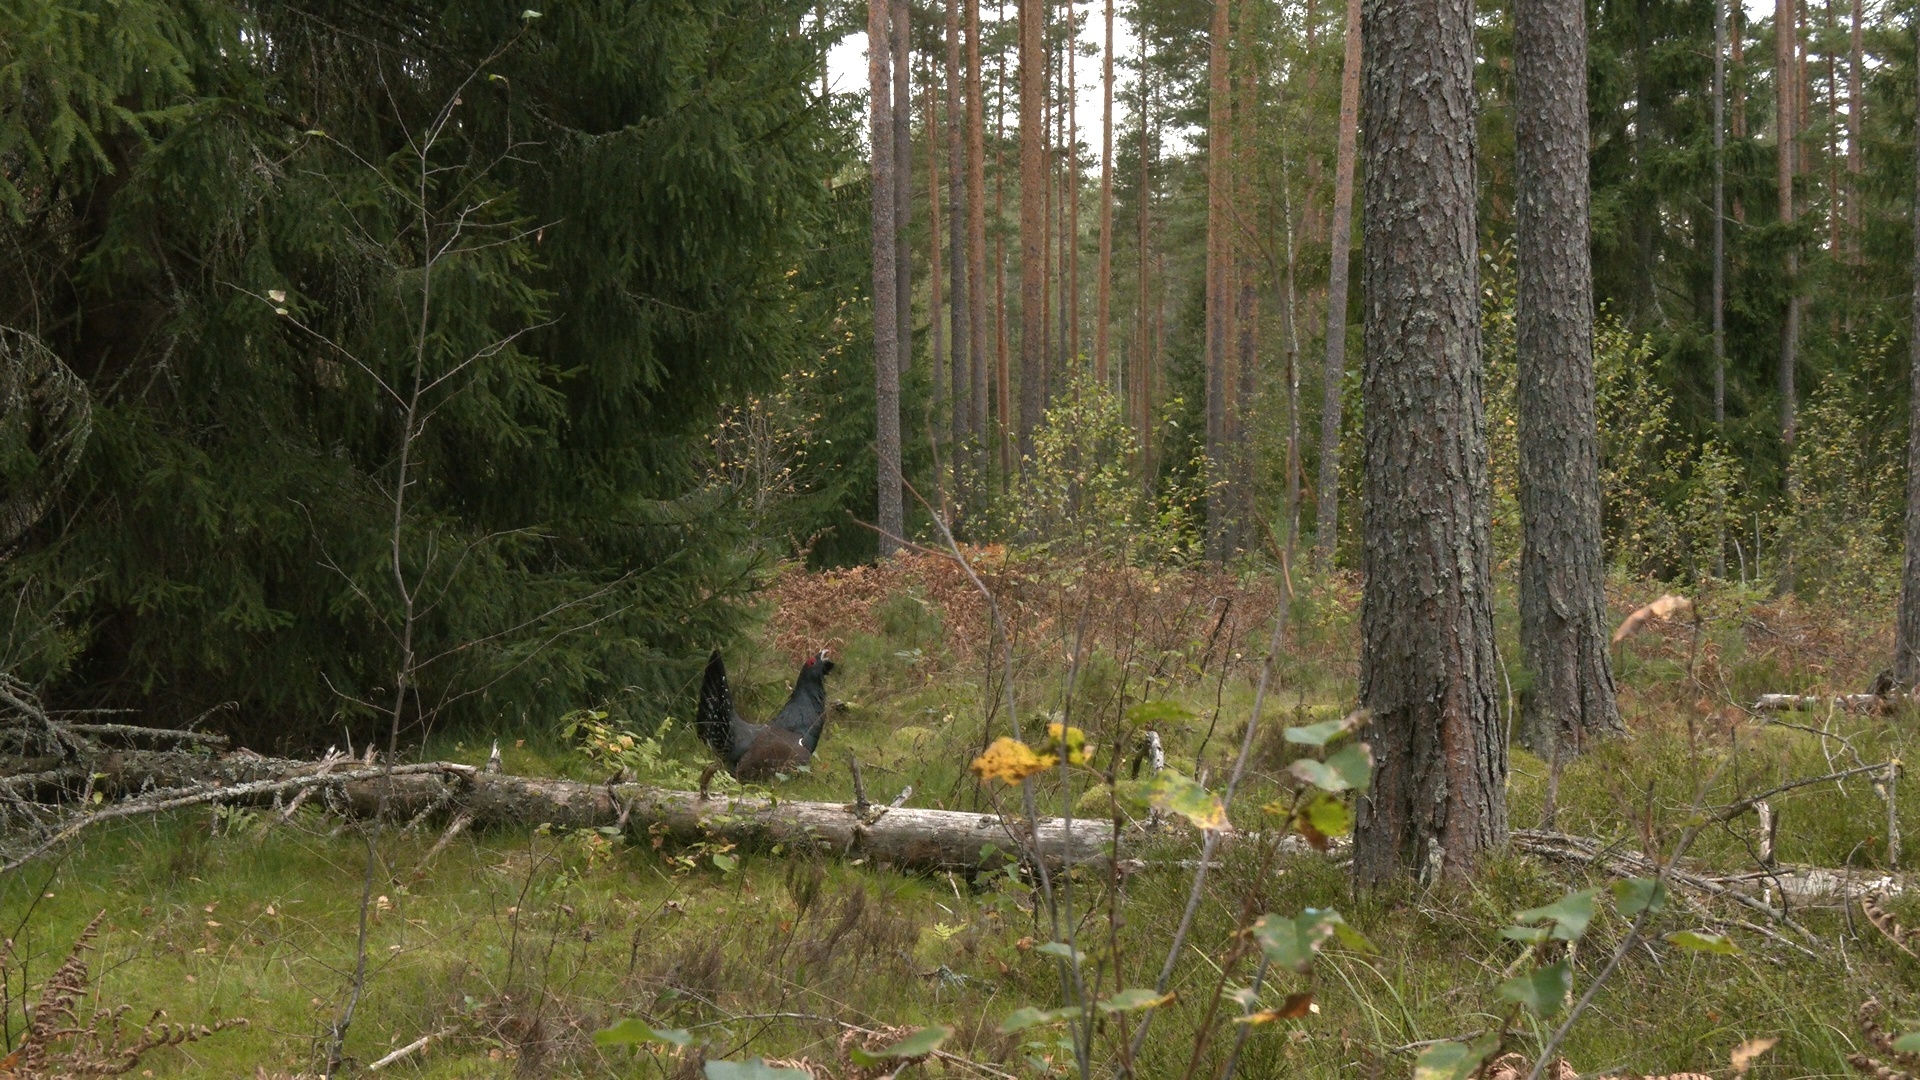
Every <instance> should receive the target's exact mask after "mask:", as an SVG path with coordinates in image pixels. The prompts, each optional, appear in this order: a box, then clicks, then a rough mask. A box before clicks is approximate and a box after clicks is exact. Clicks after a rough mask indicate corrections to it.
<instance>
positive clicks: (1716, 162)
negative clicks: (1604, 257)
mask: <svg viewBox="0 0 1920 1080" xmlns="http://www.w3.org/2000/svg"><path fill="white" fill-rule="evenodd" d="M1733 2H1734V0H1713V428H1714V437H1715V438H1725V437H1726V430H1727V7H1728V6H1729V5H1730V4H1732V3H1733ZM1725 509H1726V506H1725V496H1724V495H1722V496H1720V498H1719V499H1718V500H1716V505H1715V507H1714V510H1715V514H1714V520H1715V522H1716V525H1715V527H1714V544H1713V575H1714V576H1715V577H1718V578H1725V577H1726V576H1727V527H1726V514H1725V513H1724V512H1723V511H1724V510H1725Z"/></svg>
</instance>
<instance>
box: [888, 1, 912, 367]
mask: <svg viewBox="0 0 1920 1080" xmlns="http://www.w3.org/2000/svg"><path fill="white" fill-rule="evenodd" d="M912 11H913V3H912V0H893V168H894V173H893V273H894V278H895V280H896V281H897V284H896V285H895V286H894V294H893V304H894V312H895V316H894V317H895V318H896V319H898V320H899V324H900V329H899V331H898V332H899V335H900V374H901V375H902V376H904V375H905V374H906V373H907V369H908V368H910V367H912V366H913V248H912V246H911V245H910V243H909V239H908V234H907V230H908V228H909V227H910V226H911V225H912V224H913V87H912V86H911V85H910V83H911V80H910V79H909V78H908V73H907V67H908V65H909V64H911V63H912V61H913V50H912V45H913V38H912V36H911V32H910V29H911V28H910V27H909V26H908V20H909V19H910V18H911V14H912Z"/></svg>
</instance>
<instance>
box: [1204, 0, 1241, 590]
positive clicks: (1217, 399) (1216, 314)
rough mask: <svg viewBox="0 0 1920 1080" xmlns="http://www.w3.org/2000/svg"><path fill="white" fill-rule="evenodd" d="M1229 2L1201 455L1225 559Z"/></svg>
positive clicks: (1216, 143) (1218, 54)
mask: <svg viewBox="0 0 1920 1080" xmlns="http://www.w3.org/2000/svg"><path fill="white" fill-rule="evenodd" d="M1227 9H1228V0H1213V37H1212V42H1211V47H1210V48H1209V50H1208V53H1207V298H1206V299H1207V335H1206V348H1207V357H1206V372H1207V377H1206V394H1207V401H1206V424H1207V431H1206V444H1205V445H1206V454H1207V478H1206V483H1207V538H1206V555H1207V558H1209V559H1212V560H1213V561H1215V562H1219V561H1220V560H1222V559H1225V558H1226V557H1227V554H1228V552H1227V544H1228V542H1229V540H1230V537H1229V536H1228V522H1227V517H1228V510H1227V508H1228V506H1229V504H1230V500H1229V496H1228V492H1227V490H1226V489H1227V486H1228V484H1229V483H1230V481H1231V476H1230V474H1229V472H1228V462H1227V349H1228V348H1229V347H1230V345H1231V343H1232V338H1233V314H1232V313H1233V305H1234V300H1235V297H1234V296H1233V291H1232V286H1233V282H1232V274H1231V271H1230V269H1229V266H1230V262H1229V260H1230V258H1231V252H1232V246H1231V241H1230V240H1229V239H1228V237H1229V232H1230V230H1231V229H1232V224H1231V222H1230V221H1229V220H1228V214H1229V212H1230V209H1231V208H1230V207H1229V206H1228V200H1229V198H1230V192H1231V189H1230V187H1229V184H1230V183H1231V178H1230V177H1229V175H1228V174H1229V171H1230V165H1229V162H1230V160H1231V155H1232V153H1233V136H1232V134H1231V133H1230V131H1229V128H1230V125H1231V123H1232V115H1233V114H1232V103H1231V101H1230V100H1229V97H1228V89H1229V83H1228V81H1227V78H1228V72H1227V34H1228V26H1229V24H1228V10H1227Z"/></svg>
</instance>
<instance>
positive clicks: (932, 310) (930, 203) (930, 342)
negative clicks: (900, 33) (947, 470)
mask: <svg viewBox="0 0 1920 1080" xmlns="http://www.w3.org/2000/svg"><path fill="white" fill-rule="evenodd" d="M933 83H934V80H933V79H932V78H928V79H927V86H926V99H925V100H926V113H925V117H924V119H923V121H922V123H923V124H924V125H925V129H926V133H927V223H928V228H927V270H928V273H929V277H928V281H927V346H928V348H927V354H928V359H929V360H930V361H931V366H930V367H929V368H928V372H929V376H930V379H931V382H932V387H931V390H932V393H933V413H934V416H935V417H937V416H938V415H939V413H940V406H941V405H942V404H943V403H944V397H943V393H942V391H943V390H944V386H943V384H942V381H941V380H942V379H943V378H944V377H945V375H946V364H945V360H946V329H945V327H943V326H942V325H941V323H940V312H941V304H942V303H943V302H944V301H945V299H946V298H945V296H943V295H942V285H943V283H942V281H941V276H940V270H941V258H940V254H941V253H940V118H939V116H938V115H936V114H935V111H934V101H933V97H934V85H933ZM939 431H940V425H939V422H938V420H934V421H933V432H934V437H935V438H936V439H937V438H938V437H939ZM936 479H937V478H936ZM959 484H960V478H959V477H958V476H957V475H956V476H955V477H954V490H956V491H958V490H959Z"/></svg>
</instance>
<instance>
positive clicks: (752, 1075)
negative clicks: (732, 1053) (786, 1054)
mask: <svg viewBox="0 0 1920 1080" xmlns="http://www.w3.org/2000/svg"><path fill="white" fill-rule="evenodd" d="M707 1080H812V1078H811V1077H810V1076H808V1075H807V1074H806V1073H803V1072H801V1071H800V1070H799V1069H776V1068H774V1067H773V1066H771V1065H769V1064H767V1063H766V1062H765V1061H763V1060H761V1059H760V1058H749V1059H747V1060H746V1061H709V1062H707Z"/></svg>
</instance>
